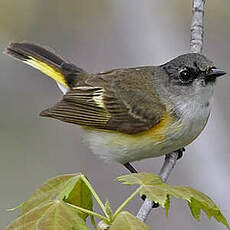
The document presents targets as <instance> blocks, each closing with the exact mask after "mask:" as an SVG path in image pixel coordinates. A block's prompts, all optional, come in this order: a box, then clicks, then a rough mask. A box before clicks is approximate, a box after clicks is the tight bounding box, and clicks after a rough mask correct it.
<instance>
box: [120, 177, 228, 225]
mask: <svg viewBox="0 0 230 230" xmlns="http://www.w3.org/2000/svg"><path fill="white" fill-rule="evenodd" d="M117 180H119V181H120V182H122V183H123V184H126V185H140V186H141V187H140V188H141V190H140V194H141V195H143V194H145V195H146V197H147V199H148V200H152V201H155V202H157V203H159V204H160V205H161V206H162V207H163V208H165V209H166V215H167V213H168V209H169V206H170V200H169V196H173V197H175V198H180V199H183V200H186V201H187V202H188V205H189V207H190V210H191V212H192V215H193V216H194V218H195V219H196V220H198V221H199V220H200V212H201V210H202V211H204V212H205V214H206V215H207V216H208V218H211V217H214V218H215V219H216V220H217V221H218V222H220V223H222V224H224V225H225V226H226V227H227V228H228V229H229V230H230V227H229V224H228V222H227V220H226V218H225V217H224V216H223V215H222V213H221V211H220V209H219V208H218V206H217V205H216V204H215V203H214V202H213V201H212V200H211V199H210V198H209V197H208V196H206V195H205V194H203V193H201V192H199V191H197V190H195V189H193V188H191V187H188V186H170V185H168V184H165V183H163V181H162V180H161V178H160V177H159V176H157V175H155V174H152V173H138V174H135V173H133V174H129V175H125V176H121V177H119V178H117Z"/></svg>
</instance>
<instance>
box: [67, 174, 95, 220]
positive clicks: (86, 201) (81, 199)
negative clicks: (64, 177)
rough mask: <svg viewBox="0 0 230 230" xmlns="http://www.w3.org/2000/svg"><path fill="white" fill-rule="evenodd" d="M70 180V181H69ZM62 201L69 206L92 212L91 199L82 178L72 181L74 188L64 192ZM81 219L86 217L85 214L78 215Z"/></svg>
mask: <svg viewBox="0 0 230 230" xmlns="http://www.w3.org/2000/svg"><path fill="white" fill-rule="evenodd" d="M71 180H72V179H71ZM63 196H64V197H63V200H64V201H65V202H67V203H69V204H73V205H75V206H78V207H81V208H85V209H88V210H93V199H92V195H91V192H90V190H89V188H88V186H87V185H86V184H85V183H84V181H83V180H82V178H79V179H78V180H76V181H74V186H72V188H71V187H70V190H66V191H65V193H63ZM79 216H81V217H82V218H83V219H86V218H87V217H88V214H86V213H79Z"/></svg>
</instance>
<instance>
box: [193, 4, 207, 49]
mask: <svg viewBox="0 0 230 230" xmlns="http://www.w3.org/2000/svg"><path fill="white" fill-rule="evenodd" d="M204 5H205V0H193V6H192V12H193V17H192V24H191V41H190V51H191V52H192V53H201V52H202V48H203V38H204Z"/></svg>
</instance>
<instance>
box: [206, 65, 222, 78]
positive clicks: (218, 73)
mask: <svg viewBox="0 0 230 230" xmlns="http://www.w3.org/2000/svg"><path fill="white" fill-rule="evenodd" d="M225 74H226V72H225V71H223V70H221V69H217V68H215V67H212V68H210V70H209V72H208V73H207V74H206V77H207V78H217V77H220V76H222V75H225Z"/></svg>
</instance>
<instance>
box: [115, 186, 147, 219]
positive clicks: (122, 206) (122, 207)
mask: <svg viewBox="0 0 230 230" xmlns="http://www.w3.org/2000/svg"><path fill="white" fill-rule="evenodd" d="M142 188H143V186H140V187H139V188H138V189H137V190H136V191H135V192H134V193H132V194H131V195H130V196H129V197H128V198H127V199H126V200H125V201H124V202H123V203H122V204H121V205H120V207H119V208H118V209H117V210H116V212H115V213H114V215H113V220H115V219H116V217H117V215H118V214H119V213H120V212H121V211H122V210H123V209H124V208H125V206H126V205H127V204H128V203H129V202H130V201H131V200H132V199H133V198H134V197H135V196H136V195H137V194H138V193H140V191H141V189H142Z"/></svg>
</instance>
